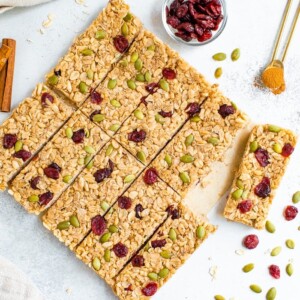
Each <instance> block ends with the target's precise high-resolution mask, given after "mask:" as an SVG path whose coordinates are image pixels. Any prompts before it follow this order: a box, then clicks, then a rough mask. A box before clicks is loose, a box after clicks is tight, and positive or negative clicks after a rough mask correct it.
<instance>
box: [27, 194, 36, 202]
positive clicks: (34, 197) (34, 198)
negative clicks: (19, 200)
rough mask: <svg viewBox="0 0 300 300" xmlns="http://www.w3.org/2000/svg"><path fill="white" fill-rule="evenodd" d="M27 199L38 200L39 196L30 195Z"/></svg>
mask: <svg viewBox="0 0 300 300" xmlns="http://www.w3.org/2000/svg"><path fill="white" fill-rule="evenodd" d="M28 201H29V202H32V203H34V202H38V201H39V196H37V195H31V196H29V197H28Z"/></svg>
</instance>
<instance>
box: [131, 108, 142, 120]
mask: <svg viewBox="0 0 300 300" xmlns="http://www.w3.org/2000/svg"><path fill="white" fill-rule="evenodd" d="M133 114H134V116H135V117H136V118H137V119H138V120H143V119H144V114H143V112H142V111H141V110H140V109H136V110H135V111H134V113H133Z"/></svg>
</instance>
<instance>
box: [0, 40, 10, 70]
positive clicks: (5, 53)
mask: <svg viewBox="0 0 300 300" xmlns="http://www.w3.org/2000/svg"><path fill="white" fill-rule="evenodd" d="M11 51H12V49H11V48H9V47H8V46H6V45H4V44H2V47H1V48H0V72H1V70H2V68H3V67H4V66H5V65H6V62H7V60H8V58H9V56H10V54H11Z"/></svg>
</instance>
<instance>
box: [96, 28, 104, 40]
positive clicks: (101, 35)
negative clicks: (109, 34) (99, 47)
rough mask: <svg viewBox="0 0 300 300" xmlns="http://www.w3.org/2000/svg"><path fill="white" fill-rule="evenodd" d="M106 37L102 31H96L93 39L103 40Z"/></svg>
mask: <svg viewBox="0 0 300 300" xmlns="http://www.w3.org/2000/svg"><path fill="white" fill-rule="evenodd" d="M105 37H106V32H105V31H104V30H98V31H96V34H95V39H97V40H103V39H104V38H105Z"/></svg>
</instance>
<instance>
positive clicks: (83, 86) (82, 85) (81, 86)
mask: <svg viewBox="0 0 300 300" xmlns="http://www.w3.org/2000/svg"><path fill="white" fill-rule="evenodd" d="M88 90H89V88H88V86H87V84H86V83H85V82H83V81H81V82H80V83H79V91H80V92H81V93H82V94H86V93H87V92H88Z"/></svg>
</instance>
